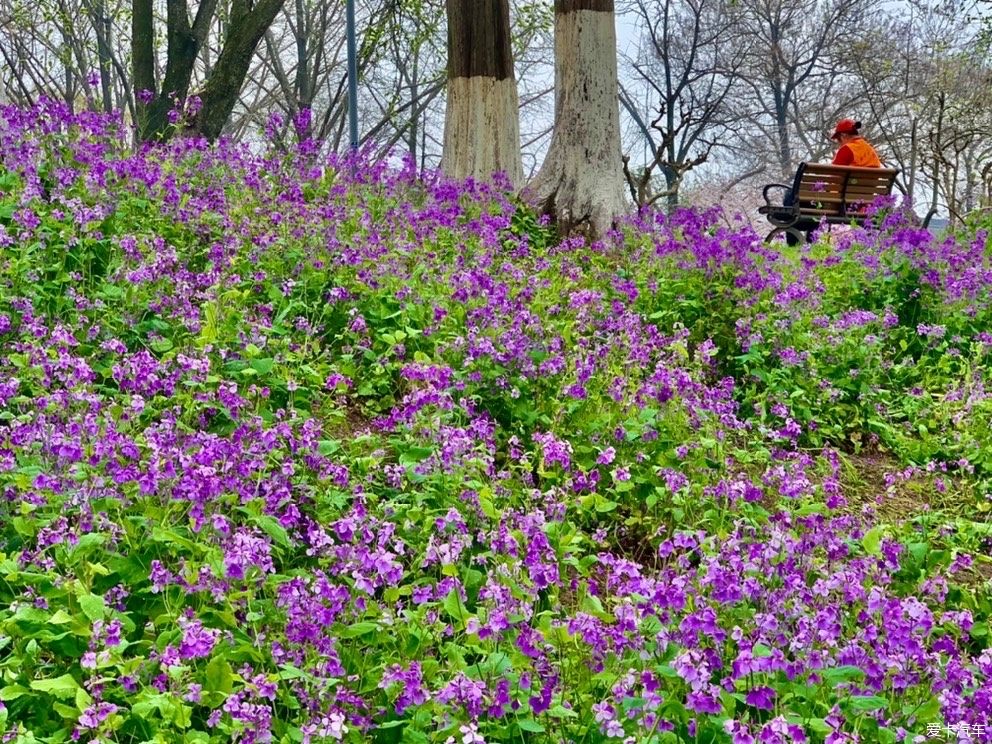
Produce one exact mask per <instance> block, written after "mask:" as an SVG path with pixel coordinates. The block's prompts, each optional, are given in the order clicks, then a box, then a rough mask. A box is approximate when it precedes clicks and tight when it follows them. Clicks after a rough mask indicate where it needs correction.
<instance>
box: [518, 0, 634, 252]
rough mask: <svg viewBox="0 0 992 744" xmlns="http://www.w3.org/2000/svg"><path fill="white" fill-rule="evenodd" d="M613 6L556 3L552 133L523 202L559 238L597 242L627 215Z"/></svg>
mask: <svg viewBox="0 0 992 744" xmlns="http://www.w3.org/2000/svg"><path fill="white" fill-rule="evenodd" d="M613 10H614V9H613V0H555V127H554V133H553V134H552V137H551V145H550V147H549V149H548V154H547V156H546V157H545V159H544V163H543V164H542V165H541V170H540V171H539V172H538V174H537V176H536V177H535V178H534V180H533V181H532V182H531V184H530V185H529V186H528V188H527V192H528V196H529V197H530V198H532V199H533V200H535V201H536V202H537V204H538V205H539V206H540V208H541V210H542V211H543V212H545V213H547V214H550V215H551V216H552V217H553V218H554V219H555V220H556V221H557V223H558V226H559V231H560V232H561V234H563V235H567V234H569V233H572V232H573V231H577V230H578V231H582V232H584V233H585V234H586V235H588V236H589V237H591V238H596V237H599V236H602V235H603V233H605V232H606V231H607V230H608V229H610V227H611V226H612V225H613V223H614V222H615V221H616V219H617V217H619V216H620V215H622V214H623V213H624V212H626V211H627V203H626V200H625V198H624V192H623V184H624V180H623V159H622V155H621V152H620V108H619V104H618V101H617V92H618V85H617V44H616V27H615V25H614V12H613Z"/></svg>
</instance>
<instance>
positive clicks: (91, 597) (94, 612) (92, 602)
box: [79, 594, 107, 622]
mask: <svg viewBox="0 0 992 744" xmlns="http://www.w3.org/2000/svg"><path fill="white" fill-rule="evenodd" d="M79 606H80V607H81V608H82V610H83V614H84V615H86V617H88V618H89V619H90V621H91V622H95V621H96V620H102V619H103V616H104V614H105V613H106V611H107V605H106V604H105V603H104V601H103V597H100V596H98V595H96V594H84V595H83V596H81V597H80V598H79Z"/></svg>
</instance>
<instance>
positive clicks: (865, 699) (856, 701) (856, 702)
mask: <svg viewBox="0 0 992 744" xmlns="http://www.w3.org/2000/svg"><path fill="white" fill-rule="evenodd" d="M848 703H849V704H850V706H851V708H853V709H854V710H858V711H872V710H883V709H884V708H886V707H888V705H889V701H888V700H886V699H885V698H884V697H881V696H879V695H854V696H853V697H852V698H851V699H850V700H849V701H848Z"/></svg>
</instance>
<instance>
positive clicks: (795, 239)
mask: <svg viewBox="0 0 992 744" xmlns="http://www.w3.org/2000/svg"><path fill="white" fill-rule="evenodd" d="M783 234H784V235H785V242H786V243H787V244H788V245H801V244H802V243H803V242H804V241H807V240H808V237H807V236H806V235H803V233H802V232H800V231H799V230H797V229H796V228H794V227H776V228H775V229H774V230H772V231H771V232H770V233H768V235H767V236H766V237H765V242H766V243H771V242H772V240H773V239H774V238H777V237H778V236H779V235H783Z"/></svg>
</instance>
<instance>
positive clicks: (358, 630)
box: [338, 621, 379, 638]
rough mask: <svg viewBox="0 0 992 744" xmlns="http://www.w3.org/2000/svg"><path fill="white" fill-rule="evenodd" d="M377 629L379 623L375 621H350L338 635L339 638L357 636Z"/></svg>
mask: <svg viewBox="0 0 992 744" xmlns="http://www.w3.org/2000/svg"><path fill="white" fill-rule="evenodd" d="M377 630H379V625H378V624H377V623H372V622H367V621H366V622H361V623H352V624H351V625H349V626H348V627H347V628H345V629H344V630H342V631H341V632H340V633H339V634H338V635H339V636H340V637H341V638H358V636H363V635H365V634H367V633H374V632H375V631H377Z"/></svg>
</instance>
